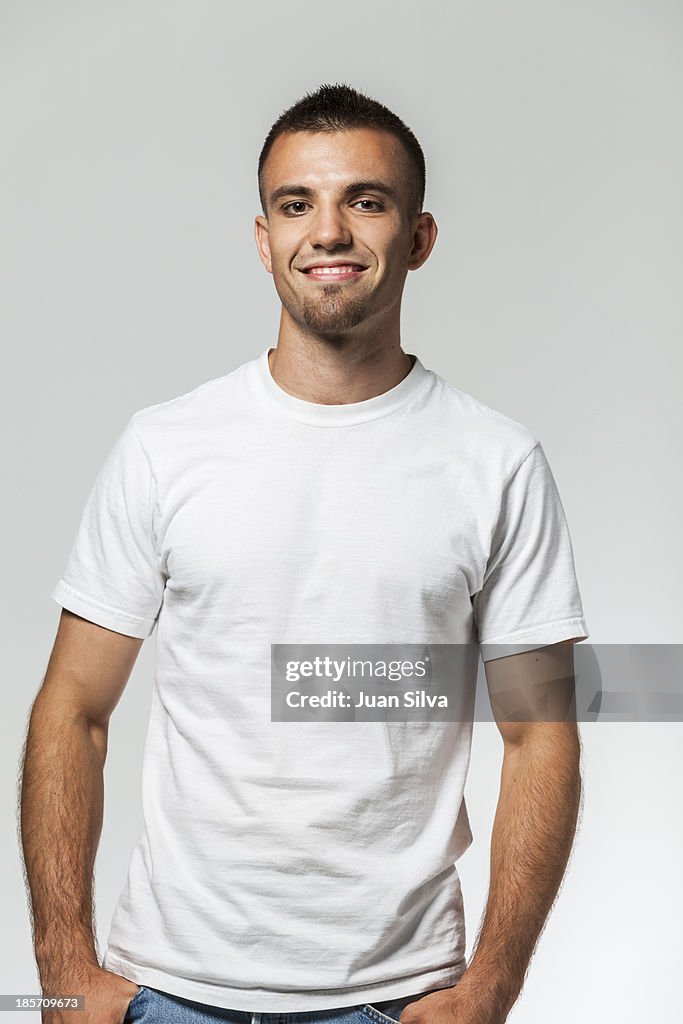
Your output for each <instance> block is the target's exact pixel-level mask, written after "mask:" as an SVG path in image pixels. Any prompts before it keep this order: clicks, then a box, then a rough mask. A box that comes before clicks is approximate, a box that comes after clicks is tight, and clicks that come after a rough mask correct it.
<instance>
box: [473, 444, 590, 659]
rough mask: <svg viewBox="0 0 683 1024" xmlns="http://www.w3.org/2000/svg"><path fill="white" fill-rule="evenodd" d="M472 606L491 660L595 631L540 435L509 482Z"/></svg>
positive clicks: (483, 648)
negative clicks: (589, 626)
mask: <svg viewBox="0 0 683 1024" xmlns="http://www.w3.org/2000/svg"><path fill="white" fill-rule="evenodd" d="M472 607H473V613H474V620H475V624H476V629H477V633H478V639H479V646H480V653H481V657H482V660H483V661H487V660H489V659H491V658H500V657H503V656H505V655H507V654H514V653H518V652H521V651H523V650H534V649H535V648H537V647H542V646H545V645H546V644H553V643H558V642H559V641H561V640H570V639H582V640H584V639H586V638H587V637H588V635H589V634H588V631H587V629H586V623H585V620H584V613H583V608H582V605H581V597H580V594H579V588H578V584H577V580H576V573H575V568H574V555H573V550H572V544H571V539H570V536H569V530H568V527H567V521H566V518H565V513H564V509H563V507H562V503H561V501H560V496H559V493H558V490H557V486H556V484H555V480H554V477H553V475H552V472H551V469H550V466H549V465H548V461H547V459H546V456H545V452H544V451H543V447H542V445H541V443H540V442H538V441H537V442H536V443H535V445H534V446H533V447H532V449H531V450H530V451H529V452H528V454H527V455H526V457H524V458H523V459H522V461H521V463H520V465H519V466H518V467H517V469H516V470H515V471H514V472H513V474H512V477H511V479H510V480H509V481H508V482H507V484H506V486H505V488H504V491H503V494H502V499H501V505H500V512H499V516H498V520H497V523H496V525H495V528H494V531H493V535H492V539H491V547H490V554H489V558H488V561H487V565H486V570H485V573H484V578H483V584H482V587H481V589H480V590H479V591H478V593H476V594H474V595H473V597H472Z"/></svg>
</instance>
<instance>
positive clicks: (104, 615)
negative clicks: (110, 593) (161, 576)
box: [50, 579, 156, 640]
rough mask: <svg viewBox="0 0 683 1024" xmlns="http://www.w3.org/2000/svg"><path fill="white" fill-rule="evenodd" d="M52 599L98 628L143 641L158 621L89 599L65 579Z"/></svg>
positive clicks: (55, 590)
mask: <svg viewBox="0 0 683 1024" xmlns="http://www.w3.org/2000/svg"><path fill="white" fill-rule="evenodd" d="M50 597H51V598H52V600H53V601H56V602H57V604H60V605H61V606H62V607H63V608H66V609H67V610H68V611H70V612H74V614H75V615H80V616H81V617H82V618H84V619H88V620H89V621H90V622H94V623H95V624H96V625H98V626H104V627H105V629H111V630H113V631H114V632H115V633H124V634H125V635H126V636H134V637H137V638H138V639H142V640H144V639H146V638H147V637H148V636H149V635H150V633H151V632H152V630H153V629H154V624H155V622H156V619H148V618H143V617H142V616H139V615H131V614H130V612H123V611H120V610H119V609H117V608H112V607H111V606H110V605H107V604H105V603H104V602H102V601H98V600H95V599H94V598H92V597H88V596H87V595H86V594H82V593H81V592H80V591H78V590H74V588H73V587H72V586H70V585H69V584H68V583H67V582H66V581H65V580H63V579H60V580H59V581H58V582H57V584H56V585H55V587H54V589H53V591H52V593H51V594H50Z"/></svg>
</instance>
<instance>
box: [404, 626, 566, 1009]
mask: <svg viewBox="0 0 683 1024" xmlns="http://www.w3.org/2000/svg"><path fill="white" fill-rule="evenodd" d="M485 670H486V677H487V684H488V689H489V694H490V697H491V706H492V708H493V712H494V715H495V717H496V721H497V723H498V727H499V730H500V732H501V735H502V737H503V741H504V756H503V766H502V772H501V786H500V793H499V797H498V805H497V808H496V815H495V819H494V824H493V831H492V837H491V870H490V883H489V893H488V899H487V903H486V909H485V912H484V916H483V919H482V923H481V926H480V929H479V934H478V937H477V942H476V948H475V951H474V954H473V956H472V958H471V960H470V962H469V964H468V967H467V970H466V971H465V973H464V974H463V976H462V978H461V979H460V981H459V982H458V984H457V985H456V986H454V987H453V988H451V989H446V990H443V991H442V992H437V993H432V994H430V995H427V996H425V997H423V999H421V1000H419V1001H416V1002H415V1003H412V1004H410V1005H409V1006H408V1007H406V1009H405V1011H404V1012H403V1014H402V1015H401V1024H426V1022H427V1021H428V1022H429V1024H439V1021H440V1020H442V1021H444V1022H457V1024H503V1022H504V1021H505V1020H506V1018H507V1015H508V1013H509V1012H510V1009H511V1007H512V1006H513V1004H514V1003H515V1001H516V999H517V997H518V995H519V993H520V991H521V988H522V985H523V983H524V978H525V974H526V970H527V968H528V965H529V962H530V960H531V956H532V954H533V951H534V948H535V946H536V943H537V941H538V938H539V936H540V934H541V931H542V929H543V925H544V923H545V921H546V918H547V916H548V913H549V911H550V909H551V907H552V905H553V902H554V900H555V898H556V896H557V892H558V890H559V887H560V883H561V881H562V878H563V875H564V872H565V869H566V866H567V861H568V859H569V854H570V852H571V847H572V843H573V839H574V834H575V831H576V824H577V819H578V814H579V808H580V802H581V774H580V756H581V745H580V739H579V735H578V730H577V725H576V708H575V700H574V694H575V680H574V661H573V643H572V642H571V641H565V642H562V643H558V644H552V645H549V646H547V647H543V648H540V649H538V650H535V651H528V652H524V653H521V654H514V655H510V656H508V657H505V658H498V659H495V660H491V661H488V662H486V663H485ZM508 718H510V719H520V720H508ZM553 719H556V720H553Z"/></svg>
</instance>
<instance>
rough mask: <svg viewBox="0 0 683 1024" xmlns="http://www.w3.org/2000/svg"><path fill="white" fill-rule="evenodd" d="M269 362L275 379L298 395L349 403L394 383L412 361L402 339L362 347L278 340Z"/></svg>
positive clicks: (321, 402) (325, 402)
mask: <svg viewBox="0 0 683 1024" xmlns="http://www.w3.org/2000/svg"><path fill="white" fill-rule="evenodd" d="M268 364H269V366H270V372H271V375H272V377H273V380H274V381H275V383H276V384H278V385H279V386H280V387H281V388H282V389H283V390H284V391H287V392H288V393H289V394H290V395H294V397H295V398H301V399H303V400H304V401H307V402H317V403H318V404H319V405H348V404H350V403H352V402H364V401H366V400H367V399H368V398H375V397H376V396H377V395H382V394H384V393H385V392H386V391H389V390H390V389H391V388H394V387H396V385H397V384H400V382H401V381H402V380H403V379H404V378H405V377H406V376H407V375H408V374H409V373H410V371H411V370H412V368H413V365H414V361H413V360H412V359H411V358H410V356H409V355H408V354H407V353H406V352H404V351H403V349H402V348H401V347H400V344H396V345H395V346H393V347H382V348H378V349H375V350H374V351H372V352H367V351H366V352H363V351H358V350H355V349H352V348H347V349H344V348H337V347H335V346H334V345H330V344H326V343H322V342H321V343H313V344H310V345H309V344H292V343H287V342H284V341H283V339H280V340H279V341H278V345H277V348H274V349H271V350H270V351H269V353H268Z"/></svg>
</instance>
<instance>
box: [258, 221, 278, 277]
mask: <svg viewBox="0 0 683 1024" xmlns="http://www.w3.org/2000/svg"><path fill="white" fill-rule="evenodd" d="M254 238H255V239H256V248H257V249H258V254H259V259H260V260H261V263H262V264H263V266H264V267H265V268H266V270H267V271H268V273H269V274H272V273H273V265H272V263H271V261H270V244H269V241H268V220H267V218H266V217H264V216H262V214H260V213H259V214H257V216H256V218H255V219H254Z"/></svg>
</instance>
